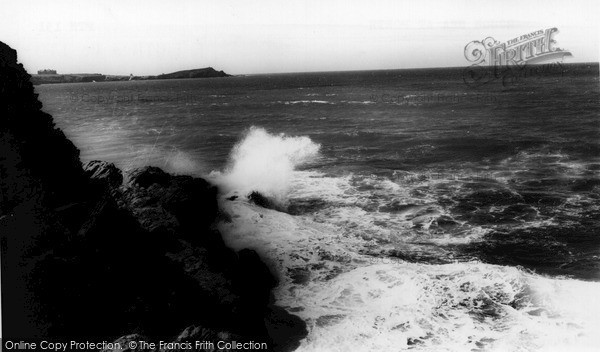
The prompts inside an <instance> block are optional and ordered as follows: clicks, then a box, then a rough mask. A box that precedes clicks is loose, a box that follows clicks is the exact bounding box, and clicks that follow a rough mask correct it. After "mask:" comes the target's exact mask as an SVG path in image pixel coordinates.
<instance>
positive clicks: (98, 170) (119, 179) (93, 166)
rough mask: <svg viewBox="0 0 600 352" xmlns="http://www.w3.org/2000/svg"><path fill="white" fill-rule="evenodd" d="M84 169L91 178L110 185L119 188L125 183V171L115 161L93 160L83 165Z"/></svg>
mask: <svg viewBox="0 0 600 352" xmlns="http://www.w3.org/2000/svg"><path fill="white" fill-rule="evenodd" d="M83 170H84V172H85V175H86V176H87V177H89V178H90V179H91V180H94V181H98V182H99V183H102V184H105V185H107V186H109V187H113V188H117V187H119V186H121V184H122V183H123V173H122V172H121V170H120V169H119V168H117V167H116V166H115V164H113V163H109V162H106V161H100V160H92V161H88V162H87V163H86V164H85V165H83Z"/></svg>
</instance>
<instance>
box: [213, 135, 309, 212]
mask: <svg viewBox="0 0 600 352" xmlns="http://www.w3.org/2000/svg"><path fill="white" fill-rule="evenodd" d="M319 149H320V145H319V144H317V143H314V142H313V141H312V140H311V139H310V138H308V137H305V136H302V137H293V136H286V135H284V134H270V133H268V132H267V131H266V130H265V129H263V128H259V127H251V128H250V129H248V131H247V132H246V133H245V135H244V137H243V138H242V140H241V141H240V142H238V143H237V144H236V145H235V147H234V148H233V150H232V151H231V154H230V156H229V164H228V166H227V167H226V168H225V170H224V171H222V172H213V173H212V175H211V176H210V177H211V178H212V179H213V180H214V181H215V182H217V184H219V185H220V186H222V187H223V188H224V189H225V193H231V192H238V193H239V194H242V195H243V196H247V195H249V194H250V193H251V192H253V191H256V192H260V193H261V194H262V195H263V196H266V197H269V198H271V199H272V200H273V201H275V202H277V203H279V204H280V205H284V204H285V203H286V202H287V197H286V196H287V192H288V190H289V188H290V182H291V179H292V174H293V172H294V169H295V168H296V167H298V166H300V165H302V164H305V163H307V162H310V161H311V160H314V159H315V158H317V157H318V155H319Z"/></svg>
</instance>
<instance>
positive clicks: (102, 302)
mask: <svg viewBox="0 0 600 352" xmlns="http://www.w3.org/2000/svg"><path fill="white" fill-rule="evenodd" d="M0 82H1V83H0V84H1V86H0V116H1V118H0V151H1V153H0V241H1V246H2V302H3V304H2V307H3V322H4V324H3V336H4V338H30V337H45V338H52V337H59V336H62V337H65V336H68V337H71V338H75V337H90V336H91V337H94V338H96V339H98V338H101V339H103V340H115V339H117V338H119V337H121V336H124V335H127V336H133V335H130V334H137V335H135V336H138V337H140V336H142V337H144V338H145V339H148V340H152V339H154V338H158V337H161V338H163V339H164V338H165V337H167V338H169V337H171V338H172V339H173V340H174V341H177V339H182V338H192V337H194V336H200V337H202V336H204V337H210V336H212V337H214V338H217V337H219V338H220V339H225V340H227V339H235V340H236V341H250V340H253V341H261V342H266V343H267V344H268V346H269V348H270V349H272V350H291V349H293V348H294V347H295V346H296V345H297V341H298V340H299V339H300V338H301V337H302V336H303V335H304V334H305V328H304V325H303V323H302V322H301V321H300V320H299V319H298V318H296V317H294V316H292V315H289V314H287V313H285V312H284V311H283V310H282V309H279V308H277V307H276V306H274V305H273V304H272V297H271V289H272V288H273V287H274V286H275V285H276V280H275V278H274V277H273V276H272V274H271V273H270V271H269V269H268V268H267V267H266V266H265V265H264V264H263V262H262V261H261V260H260V258H259V257H258V255H257V254H256V253H255V252H253V251H250V250H242V251H240V252H237V253H236V252H234V251H233V250H231V249H229V248H227V247H226V246H225V244H224V243H223V241H222V238H221V235H220V234H219V232H218V231H216V230H215V228H214V227H213V223H214V222H215V220H216V219H217V218H218V217H219V216H221V215H220V210H219V208H218V205H217V198H216V197H217V192H218V190H217V189H216V188H215V187H214V186H212V185H211V184H209V183H208V182H206V181H205V180H203V179H200V178H193V177H190V176H175V175H170V174H167V173H165V172H163V171H162V170H160V169H158V168H155V167H145V168H141V169H136V170H133V171H131V172H129V173H126V174H123V173H122V171H121V170H119V169H118V168H116V167H115V166H114V165H112V164H109V163H105V162H102V161H92V162H89V163H87V164H86V165H82V164H81V162H80V160H79V151H78V149H77V148H76V147H75V146H74V145H73V144H72V143H71V141H69V140H68V139H67V138H66V137H65V135H64V134H63V133H62V131H61V130H60V129H58V128H56V127H55V125H54V123H53V120H52V117H51V116H50V115H48V114H46V113H44V112H43V111H42V110H41V108H42V105H41V103H40V102H39V101H38V100H37V96H36V94H35V93H34V89H33V85H32V84H31V82H30V76H29V75H28V74H27V73H26V72H25V70H24V69H23V67H22V65H20V64H18V63H17V56H16V52H15V51H14V50H12V49H11V48H9V47H8V46H7V45H5V44H4V43H1V42H0ZM182 331H183V332H182ZM127 336H125V337H122V339H127V338H128V337H127Z"/></svg>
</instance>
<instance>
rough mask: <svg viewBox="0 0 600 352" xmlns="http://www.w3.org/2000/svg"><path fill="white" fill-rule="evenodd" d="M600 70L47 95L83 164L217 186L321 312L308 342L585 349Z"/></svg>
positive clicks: (365, 74)
mask: <svg viewBox="0 0 600 352" xmlns="http://www.w3.org/2000/svg"><path fill="white" fill-rule="evenodd" d="M598 76H599V75H598V64H591V65H586V64H580V65H564V64H563V65H559V66H553V67H550V68H549V69H541V68H540V69H530V70H528V71H527V72H525V71H523V72H522V73H520V74H519V75H517V76H511V77H508V78H506V77H504V79H503V77H502V76H498V77H490V79H489V80H488V81H487V82H479V83H485V84H477V85H473V84H466V83H465V80H464V79H463V78H464V76H463V69H462V68H455V69H420V70H386V71H360V72H327V73H298V74H273V75H251V76H236V77H229V78H210V79H188V80H162V81H130V82H98V83H80V84H54V85H42V86H37V87H36V91H37V93H39V97H40V99H41V100H42V101H43V103H44V110H45V111H47V112H49V113H51V114H52V115H53V116H54V119H55V121H56V124H57V126H58V127H60V128H62V129H63V130H64V131H65V133H66V134H67V136H68V137H69V138H71V139H72V140H73V141H74V143H75V144H76V145H77V146H78V147H79V148H80V150H81V157H82V159H83V160H84V161H87V160H94V159H100V160H106V161H110V162H114V163H115V164H117V166H119V167H121V168H124V169H128V168H132V167H138V166H144V165H155V166H159V167H161V168H163V169H165V170H166V171H169V172H173V173H182V174H193V175H196V176H202V177H205V178H207V179H209V180H211V181H212V182H213V183H215V184H217V185H218V186H219V187H220V190H221V206H222V208H223V210H224V213H225V214H224V216H223V217H222V220H221V222H220V223H219V224H218V228H219V229H220V230H221V232H222V234H223V236H224V238H225V240H226V242H227V243H228V244H229V245H230V246H232V247H233V248H236V249H241V248H253V249H256V250H257V251H258V252H259V253H260V254H261V255H262V256H263V258H264V259H265V260H266V261H267V262H268V263H269V264H270V266H271V268H272V270H273V272H274V274H276V275H277V276H278V277H279V280H280V284H279V286H278V287H277V289H276V290H275V298H276V301H277V304H279V305H280V306H282V307H284V308H285V309H287V310H288V311H289V312H291V313H293V314H297V315H298V316H300V317H301V318H302V319H304V320H305V321H306V323H307V326H308V336H307V337H306V338H305V339H304V340H303V341H302V343H301V346H300V348H299V351H348V350H352V351H402V350H414V351H564V350H569V351H571V350H572V351H584V350H598V348H600V334H599V331H600V86H599V79H598ZM467 83H468V82H467ZM252 191H257V192H260V193H261V194H263V195H264V196H266V197H268V198H269V199H270V200H271V201H272V202H273V204H274V205H275V209H265V208H262V207H259V206H257V205H255V204H252V203H251V202H249V201H248V200H247V197H246V196H247V195H248V194H249V193H250V192H252ZM232 196H237V198H235V197H232ZM231 198H235V199H234V200H229V199H231Z"/></svg>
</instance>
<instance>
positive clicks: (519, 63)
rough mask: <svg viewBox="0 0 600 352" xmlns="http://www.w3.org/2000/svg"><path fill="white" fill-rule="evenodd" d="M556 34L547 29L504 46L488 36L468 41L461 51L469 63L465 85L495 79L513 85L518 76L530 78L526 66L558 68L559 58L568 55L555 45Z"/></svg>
mask: <svg viewBox="0 0 600 352" xmlns="http://www.w3.org/2000/svg"><path fill="white" fill-rule="evenodd" d="M556 33H558V29H556V28H548V29H546V30H541V29H540V30H538V31H534V32H531V33H527V34H523V35H521V36H519V37H516V38H513V39H511V40H508V41H507V42H504V43H501V42H499V41H497V40H495V39H494V38H492V37H487V38H485V39H483V40H475V41H472V42H470V43H469V44H467V45H466V46H465V50H464V52H465V58H466V59H467V61H469V62H470V63H471V65H470V66H469V67H467V69H466V70H465V71H464V75H463V79H464V81H465V83H466V84H467V85H470V86H480V85H482V84H486V83H489V82H491V81H495V80H501V81H502V84H503V85H506V84H507V83H514V82H515V81H516V80H518V78H519V77H523V76H525V75H526V74H529V75H531V72H529V71H531V70H525V65H526V64H540V63H548V62H551V64H550V65H551V66H552V67H551V68H552V69H554V68H555V67H559V68H560V67H562V65H561V62H562V61H563V59H564V58H565V57H566V56H572V54H571V53H570V52H569V51H567V50H564V49H561V48H558V47H557V46H556V44H557V43H556V41H555V40H554V35H555V34H556ZM538 71H539V72H541V71H540V70H536V72H538ZM546 71H548V70H546Z"/></svg>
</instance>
